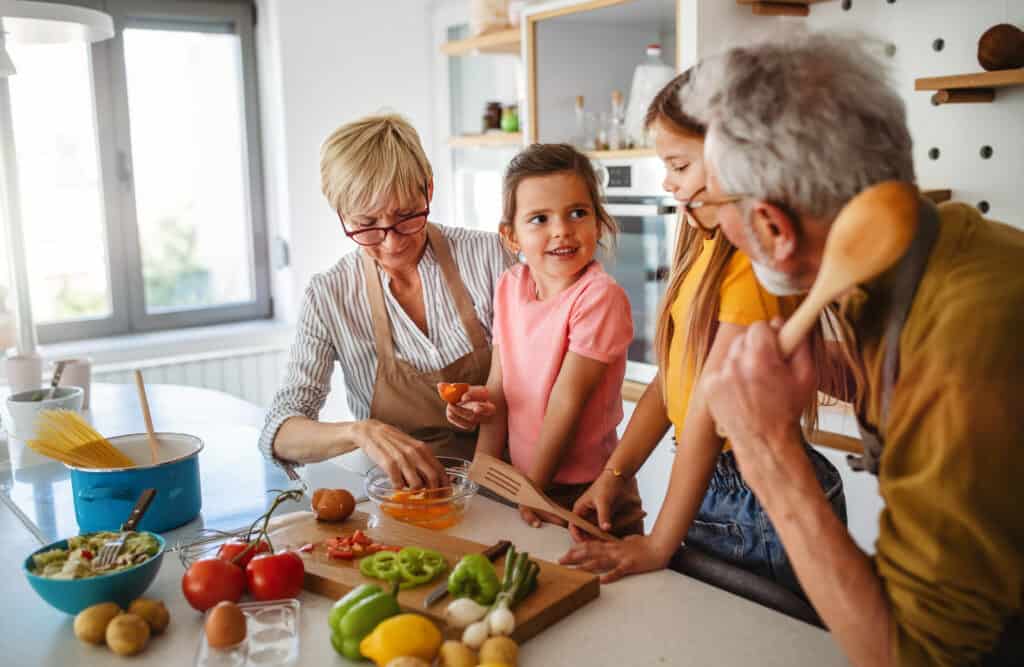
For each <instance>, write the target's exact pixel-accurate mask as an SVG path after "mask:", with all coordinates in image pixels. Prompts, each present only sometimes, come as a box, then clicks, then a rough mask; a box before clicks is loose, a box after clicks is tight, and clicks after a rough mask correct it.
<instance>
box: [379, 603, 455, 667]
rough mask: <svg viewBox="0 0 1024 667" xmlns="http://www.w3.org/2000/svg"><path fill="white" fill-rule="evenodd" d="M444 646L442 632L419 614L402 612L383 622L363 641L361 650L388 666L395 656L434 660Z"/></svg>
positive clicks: (380, 663)
mask: <svg viewBox="0 0 1024 667" xmlns="http://www.w3.org/2000/svg"><path fill="white" fill-rule="evenodd" d="M440 647H441V631H440V630H438V629H437V626H436V625H434V624H433V623H432V622H431V621H430V620H429V619H427V618H426V617H424V616H420V615H419V614H399V615H398V616H392V617H391V618H389V619H387V620H385V621H382V622H381V623H380V624H379V625H377V627H376V628H374V629H373V632H371V633H370V634H368V635H366V637H364V638H363V640H362V641H361V642H359V652H360V653H362V654H363V655H364V656H366V657H367V658H369V659H370V660H373V661H374V662H375V663H376V664H377V667H385V666H386V665H387V664H388V663H389V662H391V660H393V659H394V658H400V657H403V656H412V657H415V658H422V659H423V660H426V661H427V662H430V661H432V660H433V659H434V657H435V656H437V650H438V649H439V648H440Z"/></svg>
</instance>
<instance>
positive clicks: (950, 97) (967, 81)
mask: <svg viewBox="0 0 1024 667" xmlns="http://www.w3.org/2000/svg"><path fill="white" fill-rule="evenodd" d="M1020 85H1024V68H1021V69H1010V70H998V71H995V72H978V73H976V74H957V75H954V76H933V77H927V78H923V79H917V80H916V81H914V90H934V91H936V92H935V94H933V95H932V104H934V105H936V106H938V105H941V104H979V103H988V102H993V101H995V99H996V88H1005V87H1008V86H1020Z"/></svg>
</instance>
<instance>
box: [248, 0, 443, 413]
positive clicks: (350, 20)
mask: <svg viewBox="0 0 1024 667" xmlns="http://www.w3.org/2000/svg"><path fill="white" fill-rule="evenodd" d="M256 4H257V10H258V22H257V27H256V32H257V48H258V53H259V73H260V105H261V115H262V131H263V140H264V157H265V164H266V170H265V171H266V176H265V178H266V185H267V187H266V190H267V212H268V213H267V215H268V223H269V227H270V238H271V239H273V238H274V237H275V236H279V237H281V238H283V239H285V240H286V241H287V243H288V245H289V248H290V255H291V265H290V267H288V268H287V269H283V270H279V271H275V272H274V285H273V287H274V299H275V303H274V307H275V314H276V316H277V317H278V318H280V319H282V320H285V321H287V322H293V321H294V319H295V316H296V311H297V307H298V304H299V302H300V299H301V296H302V293H303V290H304V289H305V287H306V285H307V284H308V283H309V280H310V278H311V277H312V275H313V274H314V273H317V272H320V271H323V270H325V269H327V268H328V267H330V266H331V265H332V264H334V263H335V262H336V261H337V260H338V258H339V257H340V256H341V255H342V254H344V253H345V252H347V251H348V250H349V249H351V248H352V247H354V246H353V245H352V244H351V242H350V241H348V239H346V238H345V237H344V235H343V234H342V232H341V229H340V227H339V223H338V218H337V216H336V215H335V214H334V212H333V211H332V210H331V209H330V207H329V206H328V205H327V202H326V200H325V199H324V197H323V195H321V194H320V171H319V151H320V144H321V143H322V142H323V140H324V139H325V138H326V137H327V135H328V134H330V132H331V131H333V130H334V129H335V128H336V127H338V126H339V125H341V124H342V123H345V122H348V121H351V120H355V119H356V118H359V117H360V116H363V115H366V114H369V113H373V112H376V111H379V110H381V109H383V108H390V109H393V110H395V111H398V112H399V113H402V114H403V115H405V116H406V117H407V118H408V119H409V120H410V121H411V122H412V124H413V125H414V126H415V127H416V128H417V129H418V130H419V131H420V133H421V138H422V140H423V143H424V147H425V148H426V150H427V153H428V155H430V154H432V152H433V147H434V143H435V141H436V138H435V137H434V133H433V132H432V131H431V128H433V127H434V124H433V119H432V113H433V98H432V95H433V86H432V85H431V79H432V71H431V68H432V63H433V59H432V57H431V56H432V50H433V49H432V45H431V34H430V3H428V2H425V1H424V0H375V1H374V2H362V1H361V0H257V3H256ZM333 386H334V389H333V391H332V392H331V395H330V398H329V399H328V403H327V405H326V406H325V408H324V410H323V412H322V413H321V418H323V419H344V418H346V417H347V414H348V410H347V407H346V405H345V400H344V397H345V393H344V387H343V385H342V382H341V376H340V373H335V376H334V382H333Z"/></svg>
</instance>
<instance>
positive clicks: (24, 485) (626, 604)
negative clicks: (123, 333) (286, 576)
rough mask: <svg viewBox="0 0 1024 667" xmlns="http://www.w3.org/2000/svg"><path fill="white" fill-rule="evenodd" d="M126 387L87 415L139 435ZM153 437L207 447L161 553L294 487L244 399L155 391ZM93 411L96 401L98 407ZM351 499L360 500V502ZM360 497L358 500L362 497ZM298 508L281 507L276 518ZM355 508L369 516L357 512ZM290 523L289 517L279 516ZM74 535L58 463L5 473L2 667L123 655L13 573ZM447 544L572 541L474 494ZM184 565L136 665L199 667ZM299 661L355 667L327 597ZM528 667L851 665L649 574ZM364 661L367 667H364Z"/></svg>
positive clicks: (786, 624)
mask: <svg viewBox="0 0 1024 667" xmlns="http://www.w3.org/2000/svg"><path fill="white" fill-rule="evenodd" d="M132 392H134V389H133V388H131V387H130V386H128V385H124V386H118V385H99V386H98V387H97V386H94V397H96V396H99V397H100V401H99V407H98V408H97V409H96V410H95V411H94V413H93V414H92V415H91V418H92V420H93V424H94V425H95V426H96V427H97V429H98V430H99V431H100V432H101V433H105V434H108V435H110V434H118V433H124V432H132V431H139V430H141V416H140V415H137V414H136V413H137V412H138V409H137V402H136V401H135V399H134V397H133V395H132ZM149 394H150V403H151V405H152V406H153V413H154V420H155V421H156V422H157V424H158V429H162V430H167V431H178V432H186V433H195V434H198V435H201V436H202V437H203V439H204V441H205V442H206V449H204V451H203V452H202V454H201V455H200V475H201V483H202V489H203V510H202V513H201V515H200V517H199V518H198V519H196V520H195V521H193V522H191V523H189V524H187V525H185V526H183V527H181V528H179V529H177V530H174V531H171V532H169V533H167V534H165V537H166V538H167V543H168V545H169V546H173V545H176V544H177V543H178V542H180V541H183V540H184V541H187V540H189V539H190V538H191V537H192V536H194V535H195V534H196V532H197V531H198V530H199V529H201V528H203V527H217V528H221V529H234V528H240V527H242V526H244V525H246V524H247V523H248V522H249V521H251V520H252V518H254V517H255V516H257V515H258V514H259V513H260V512H262V511H263V509H264V507H265V506H266V505H267V504H268V502H269V500H270V495H269V494H268V490H270V489H274V488H283V487H285V486H288V485H290V484H293V483H290V482H289V481H288V480H287V478H286V477H285V476H284V475H283V473H282V472H281V470H280V469H279V468H277V467H276V466H273V465H269V464H267V463H266V462H265V461H264V460H263V458H262V457H261V456H260V454H259V452H258V451H257V449H256V436H257V434H258V428H259V426H260V425H261V422H262V411H261V410H259V408H257V407H256V406H252V405H249V404H247V403H245V402H244V401H239V400H238V399H235V398H232V397H230V396H227V395H226V394H221V393H220V392H214V391H210V390H201V389H195V388H189V387H175V386H171V385H156V386H154V387H152V388H149ZM94 405H97V402H96V398H94ZM302 474H303V475H304V476H306V477H307V478H309V481H310V483H311V485H312V486H314V487H315V486H321V485H324V484H326V483H330V484H331V485H333V486H344V487H347V488H349V489H350V490H352V491H354V492H356V493H357V494H359V495H362V490H361V486H362V484H361V482H362V478H361V477H360V476H359V475H357V474H355V473H352V472H349V471H347V470H345V469H343V468H341V467H339V466H337V465H335V464H333V463H331V462H327V463H322V464H317V465H315V466H306V467H305V468H304V469H302ZM359 495H357V497H359ZM362 497H364V498H365V496H362ZM300 509H303V508H302V507H301V506H299V505H298V504H294V503H290V504H287V505H285V506H282V509H281V510H279V511H280V512H289V511H292V512H294V511H296V510H300ZM360 509H362V510H363V511H366V512H372V511H373V506H372V505H371V504H369V503H362V504H361V505H360ZM285 518H287V517H285ZM75 532H77V526H76V524H75V518H74V507H73V503H72V499H71V491H70V482H69V480H68V479H67V473H66V471H65V470H64V469H63V467H62V466H59V465H53V464H44V465H39V466H31V467H27V468H23V469H15V470H13V471H12V470H10V469H3V466H0V553H2V554H3V555H2V556H0V599H3V600H4V602H5V604H4V605H2V610H0V627H2V628H3V633H2V634H0V655H2V656H3V659H2V663H3V664H5V665H14V666H17V667H21V666H23V665H24V666H29V665H32V666H35V665H54V666H61V667H63V665H82V666H89V665H108V664H111V663H113V662H115V661H117V660H118V659H117V658H116V657H115V656H114V655H113V654H112V653H111V652H110V651H109V650H108V649H107V648H105V647H97V646H91V645H85V644H82V643H80V642H79V641H78V640H76V639H75V638H74V635H73V633H72V617H71V616H68V615H65V614H63V613H61V612H59V611H57V610H55V609H53V608H51V607H50V606H49V605H47V604H46V603H45V602H43V601H42V600H41V599H40V598H39V597H38V596H37V595H36V594H35V592H34V591H33V590H32V589H31V588H30V587H29V584H28V581H27V580H26V579H25V577H24V575H23V573H22V571H21V564H22V561H23V560H24V558H25V557H26V556H27V555H28V554H29V553H31V552H32V551H34V550H35V549H37V548H38V547H39V545H40V543H41V542H42V541H43V540H45V541H52V540H53V539H56V538H58V537H65V536H67V535H69V534H73V533H75ZM448 532H450V533H451V534H452V535H456V536H458V537H462V538H465V539H469V540H473V541H476V542H479V543H482V544H491V543H493V542H496V541H497V540H499V539H503V538H504V539H509V540H512V541H513V542H514V543H515V544H516V546H517V547H518V548H520V549H524V550H528V551H529V552H530V553H531V554H533V555H534V556H537V557H540V558H544V559H546V560H549V561H555V560H557V559H558V557H559V556H561V555H562V554H563V553H564V552H565V551H566V549H567V548H568V547H569V545H570V541H569V537H568V533H567V532H566V531H565V530H564V529H561V528H556V527H554V526H545V527H544V528H541V529H533V528H530V527H528V526H526V525H525V524H524V523H523V522H522V521H521V520H520V519H519V516H518V513H517V512H515V511H514V510H512V509H510V508H508V507H506V506H504V505H501V504H499V503H496V502H493V501H491V500H488V499H486V498H483V497H479V496H478V497H477V498H475V499H474V500H473V504H472V506H471V507H470V509H469V511H468V512H467V514H466V518H465V520H464V521H463V522H462V523H461V524H459V525H458V526H455V527H453V528H451V529H449V531H448ZM183 572H184V567H183V566H182V564H181V563H180V561H179V559H178V556H177V553H174V552H168V553H167V554H166V555H165V556H164V561H163V563H162V565H161V569H160V572H159V574H158V576H157V579H156V581H154V583H153V585H152V586H151V587H150V589H149V590H148V591H147V593H146V595H147V596H148V597H154V598H157V599H161V600H163V601H164V603H165V604H166V605H167V607H168V609H169V610H170V612H171V625H170V627H169V629H168V631H167V633H166V634H165V635H163V636H160V637H156V638H154V639H153V640H152V641H151V643H150V645H149V646H148V647H147V649H146V651H145V652H144V653H143V654H142V655H140V656H137V657H135V658H133V659H132V664H136V665H189V664H193V663H194V660H195V655H196V649H197V646H198V642H199V641H200V637H201V636H202V616H201V615H200V614H199V613H198V612H196V611H194V610H193V609H192V608H191V607H189V606H188V603H187V602H186V601H185V599H184V597H183V596H182V594H181V576H182V574H183ZM299 599H300V602H301V604H302V612H301V617H302V621H301V639H300V641H301V659H300V664H302V665H317V666H318V667H322V666H323V665H344V664H349V663H347V662H346V661H345V660H343V659H342V658H341V657H339V656H337V654H335V652H334V650H333V649H332V648H331V645H330V640H329V634H328V628H327V622H326V618H327V612H328V610H329V609H330V607H331V605H332V604H333V600H330V599H328V598H325V597H321V596H318V595H314V594H312V593H308V592H303V593H302V595H301V596H300V598H299ZM521 656H522V660H521V661H520V664H522V665H524V666H526V667H529V666H530V665H544V666H545V667H548V666H554V665H584V664H586V665H621V666H628V667H639V666H641V665H708V664H716V665H742V666H747V665H759V666H760V665H779V666H780V667H781V666H783V665H784V666H786V667H793V666H798V665H814V666H815V667H818V666H828V665H845V664H847V662H846V660H845V658H843V656H842V655H841V654H840V653H839V650H838V647H837V646H836V645H835V643H834V642H833V641H832V639H831V637H830V636H829V635H828V633H826V632H823V631H821V630H819V629H817V628H814V627H811V626H809V625H806V624H804V623H801V622H800V621H796V620H793V619H791V618H789V617H787V616H783V615H781V614H778V613H777V612H774V611H771V610H769V609H767V608H765V607H761V606H759V605H756V604H754V603H751V602H748V601H746V600H743V599H741V598H738V597H736V596H733V595H731V594H729V593H726V592H724V591H721V590H719V589H716V588H713V587H711V586H709V585H707V584H704V583H701V582H699V581H696V580H693V579H690V578H688V577H685V576H682V575H679V574H676V573H673V572H668V571H662V572H655V573H650V574H645V575H641V576H634V577H628V578H627V579H625V580H623V581H620V582H618V583H615V584H612V585H610V586H605V587H602V591H601V596H600V597H599V598H598V599H597V600H594V601H593V602H591V603H589V604H587V605H585V606H584V607H583V608H581V609H579V610H577V611H576V612H574V613H573V614H571V615H570V616H569V617H567V618H565V619H563V620H562V621H560V622H558V623H557V624H555V625H554V626H552V627H551V628H549V629H548V630H545V631H544V632H542V633H541V634H540V635H538V636H537V637H535V638H533V639H531V640H530V641H528V642H527V643H526V644H524V645H523V647H522V653H521ZM361 664H364V665H367V664H369V663H361Z"/></svg>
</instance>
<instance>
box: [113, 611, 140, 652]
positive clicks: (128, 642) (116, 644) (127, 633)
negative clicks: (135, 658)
mask: <svg viewBox="0 0 1024 667" xmlns="http://www.w3.org/2000/svg"><path fill="white" fill-rule="evenodd" d="M147 643H149V624H148V623H146V621H145V620H143V618H142V617H141V616H139V615H138V614H121V615H120V616H117V617H115V618H114V620H112V621H110V623H109V624H108V625H107V646H109V647H110V650H111V651H113V652H114V653H116V654H118V655H135V654H136V653H139V652H140V651H142V649H144V648H146V644H147Z"/></svg>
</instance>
